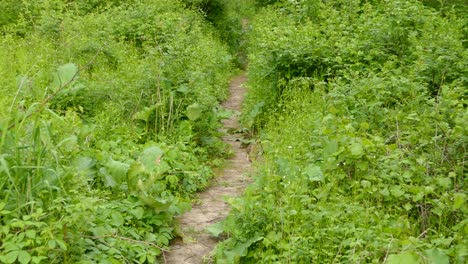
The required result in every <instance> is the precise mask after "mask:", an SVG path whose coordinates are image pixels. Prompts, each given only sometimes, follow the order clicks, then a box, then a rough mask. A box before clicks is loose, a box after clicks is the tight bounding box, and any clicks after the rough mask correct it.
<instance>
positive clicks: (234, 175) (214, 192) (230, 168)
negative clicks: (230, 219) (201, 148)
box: [164, 74, 251, 264]
mask: <svg viewBox="0 0 468 264" xmlns="http://www.w3.org/2000/svg"><path fill="white" fill-rule="evenodd" d="M245 80H246V77H245V74H241V75H239V76H237V77H235V78H234V79H233V80H232V81H231V84H230V87H229V90H230V96H229V99H228V100H227V101H226V102H224V103H223V107H225V108H226V109H229V110H231V111H233V112H234V113H235V114H233V115H232V117H231V118H229V119H226V120H224V121H223V124H224V126H223V129H222V130H221V131H222V132H224V134H225V136H223V140H224V141H225V142H226V143H228V144H230V145H231V147H232V151H233V153H234V154H233V156H232V157H231V158H230V159H228V160H227V163H226V166H225V167H224V169H223V170H222V171H221V172H220V173H219V175H218V176H217V177H216V178H214V179H213V182H212V185H211V187H209V188H208V189H206V190H205V191H204V192H201V193H200V194H199V200H198V202H197V204H196V205H194V206H193V209H192V210H191V211H189V212H187V213H185V214H183V215H182V216H181V217H180V218H179V223H180V231H181V233H182V238H179V239H177V240H176V241H175V242H174V244H173V245H172V247H171V250H170V251H169V252H167V253H166V254H165V260H164V261H165V263H169V264H185V263H186V264H200V263H209V262H210V260H209V253H210V252H211V251H212V250H213V249H214V247H215V245H216V244H217V243H218V242H219V240H218V239H217V238H215V237H213V236H211V235H210V234H209V233H208V232H207V231H206V230H205V228H206V227H208V226H210V225H212V224H214V223H216V222H219V221H221V220H223V219H224V218H225V217H226V216H227V215H228V213H229V211H230V206H229V204H228V203H227V202H226V197H236V196H239V195H240V194H241V193H242V192H243V191H244V189H245V187H246V186H247V184H248V183H249V182H250V180H249V178H248V177H247V176H246V175H247V174H248V172H249V171H250V169H251V163H250V161H249V159H248V155H247V152H246V150H245V149H244V148H242V147H241V141H240V139H241V135H240V134H238V133H236V131H237V130H238V128H239V114H238V113H239V112H240V110H241V105H242V101H243V100H244V96H245V92H246V91H245V89H244V87H243V84H244V82H245Z"/></svg>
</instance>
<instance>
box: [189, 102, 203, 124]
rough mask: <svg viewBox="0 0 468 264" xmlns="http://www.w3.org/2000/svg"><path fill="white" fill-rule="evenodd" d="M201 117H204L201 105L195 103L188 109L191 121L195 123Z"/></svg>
mask: <svg viewBox="0 0 468 264" xmlns="http://www.w3.org/2000/svg"><path fill="white" fill-rule="evenodd" d="M201 115H202V107H201V106H200V105H199V104H197V103H194V104H191V105H189V106H188V107H187V117H188V118H189V119H190V120H191V121H195V120H197V119H199V118H200V117H201Z"/></svg>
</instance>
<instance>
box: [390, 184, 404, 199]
mask: <svg viewBox="0 0 468 264" xmlns="http://www.w3.org/2000/svg"><path fill="white" fill-rule="evenodd" d="M390 193H391V194H392V195H393V196H395V197H397V198H398V197H401V196H403V195H404V194H405V192H404V191H403V190H402V189H401V187H400V186H392V187H390Z"/></svg>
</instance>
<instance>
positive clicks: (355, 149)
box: [349, 143, 364, 157]
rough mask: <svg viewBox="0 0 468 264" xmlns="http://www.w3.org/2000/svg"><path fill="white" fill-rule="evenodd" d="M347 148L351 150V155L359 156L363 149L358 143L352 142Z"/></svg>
mask: <svg viewBox="0 0 468 264" xmlns="http://www.w3.org/2000/svg"><path fill="white" fill-rule="evenodd" d="M349 150H350V151H351V155H353V156H355V157H361V156H362V154H363V153H364V150H363V149H362V145H361V144H359V143H353V144H351V146H350V147H349Z"/></svg>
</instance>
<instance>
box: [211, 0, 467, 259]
mask: <svg viewBox="0 0 468 264" xmlns="http://www.w3.org/2000/svg"><path fill="white" fill-rule="evenodd" d="M257 2H258V6H262V7H263V8H262V9H260V11H259V12H258V13H257V14H256V15H255V17H254V19H252V21H251V26H250V27H251V31H250V32H249V33H248V58H249V68H248V74H249V80H248V86H249V97H248V98H247V103H246V105H245V112H244V116H243V120H244V125H245V126H246V127H249V128H250V129H253V130H255V131H256V132H257V133H258V135H259V139H258V140H259V142H260V143H261V146H262V150H260V151H259V152H263V155H262V160H263V161H262V162H260V163H259V165H258V166H257V167H258V175H257V176H256V180H255V183H254V184H253V185H252V186H250V187H249V188H248V189H247V191H246V193H245V195H244V196H243V197H241V198H238V199H233V200H232V201H231V203H232V207H233V211H232V212H231V214H230V216H229V217H228V219H227V220H226V221H225V222H224V223H223V225H222V228H223V230H224V232H225V234H226V236H227V237H228V239H227V240H226V241H224V242H223V243H221V244H220V245H219V246H218V248H217V250H216V260H217V262H218V263H257V262H262V263H466V261H467V258H468V243H467V240H466V237H467V233H468V225H467V224H468V222H467V221H468V220H467V213H468V207H467V204H466V200H467V194H466V184H467V173H466V158H467V151H466V147H467V145H466V144H467V138H468V137H467V130H466V124H467V123H468V115H467V109H466V108H467V101H466V100H467V90H468V89H467V87H468V79H467V78H466V76H468V72H467V71H468V65H467V62H468V51H467V49H466V25H467V23H466V22H467V20H466V17H463V16H460V13H458V12H451V11H450V10H448V9H444V10H443V12H442V11H438V10H437V9H433V8H432V7H430V6H425V5H423V3H422V2H420V1H359V0H353V1H340V0H333V1H312V0H299V1H257ZM426 2H427V1H426ZM218 228H219V226H218Z"/></svg>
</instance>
